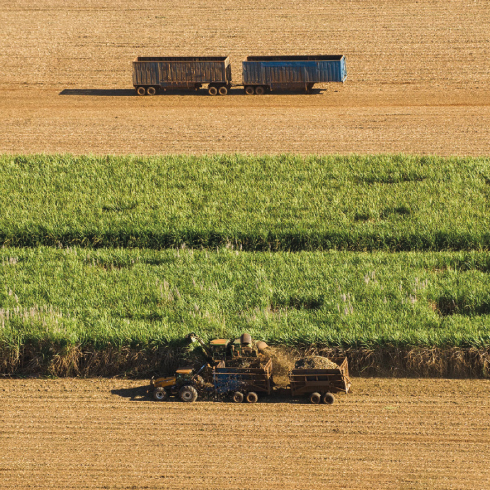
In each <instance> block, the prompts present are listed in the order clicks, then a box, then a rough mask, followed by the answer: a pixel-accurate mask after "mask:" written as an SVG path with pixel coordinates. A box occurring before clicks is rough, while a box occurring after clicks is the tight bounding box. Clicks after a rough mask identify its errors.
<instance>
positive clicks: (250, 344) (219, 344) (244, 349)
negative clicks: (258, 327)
mask: <svg viewBox="0 0 490 490" xmlns="http://www.w3.org/2000/svg"><path fill="white" fill-rule="evenodd" d="M186 338H187V339H188V340H190V341H191V342H199V344H200V345H201V347H202V350H203V352H204V354H205V356H206V360H207V361H208V363H209V364H210V365H211V366H215V365H217V364H218V363H219V362H220V361H227V360H231V359H235V358H237V357H257V355H258V354H259V352H262V351H263V350H265V349H266V348H267V347H268V346H267V344H266V343H265V342H262V341H260V342H254V340H253V339H252V337H251V335H250V334H248V333H244V334H242V335H241V336H240V337H239V338H237V339H214V340H211V341H210V342H209V346H208V345H206V344H205V342H204V341H203V340H202V339H201V337H199V336H198V335H196V334H195V333H193V332H192V333H190V334H188V335H187V337H186Z"/></svg>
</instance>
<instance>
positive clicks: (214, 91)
mask: <svg viewBox="0 0 490 490" xmlns="http://www.w3.org/2000/svg"><path fill="white" fill-rule="evenodd" d="M208 94H209V95H217V94H218V89H217V88H216V87H215V86H214V85H210V86H209V87H208Z"/></svg>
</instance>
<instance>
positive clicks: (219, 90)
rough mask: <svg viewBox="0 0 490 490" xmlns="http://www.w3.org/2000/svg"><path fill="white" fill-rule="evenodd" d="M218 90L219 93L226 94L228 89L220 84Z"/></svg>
mask: <svg viewBox="0 0 490 490" xmlns="http://www.w3.org/2000/svg"><path fill="white" fill-rule="evenodd" d="M218 92H219V94H220V95H226V94H227V93H228V89H227V88H226V87H225V86H224V85H221V87H220V88H219V89H218Z"/></svg>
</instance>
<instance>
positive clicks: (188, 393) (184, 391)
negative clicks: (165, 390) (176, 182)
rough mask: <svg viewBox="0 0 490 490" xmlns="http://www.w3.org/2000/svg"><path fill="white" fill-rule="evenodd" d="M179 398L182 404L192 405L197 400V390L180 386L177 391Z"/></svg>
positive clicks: (192, 387) (188, 386) (187, 386)
mask: <svg viewBox="0 0 490 490" xmlns="http://www.w3.org/2000/svg"><path fill="white" fill-rule="evenodd" d="M179 397H180V399H181V400H182V401H183V402H186V403H192V402H195V401H196V400H197V390H196V388H194V386H190V385H186V386H182V388H181V389H180V391H179Z"/></svg>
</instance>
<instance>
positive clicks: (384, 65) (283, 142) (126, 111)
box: [0, 0, 490, 156]
mask: <svg viewBox="0 0 490 490" xmlns="http://www.w3.org/2000/svg"><path fill="white" fill-rule="evenodd" d="M0 22H1V24H2V26H3V28H2V30H1V31H0V66H2V67H3V70H2V77H1V80H0V108H1V118H0V134H1V135H2V137H1V138H0V151H1V152H8V153H37V152H49V153H53V152H71V153H76V154H81V153H95V154H102V153H114V154H126V153H134V154H157V153H161V154H169V153H194V154H203V153H232V152H240V153H250V154H260V153H283V152H294V153H300V154H308V153H319V154H330V153H343V154H346V153H352V152H356V153H380V152H382V153H399V152H403V153H418V154H439V155H451V154H452V155H473V156H477V155H488V154H489V152H490V138H488V128H489V127H490V88H489V87H490V83H489V82H490V64H489V62H488V60H489V56H488V55H489V46H490V30H489V29H488V25H489V24H490V9H488V3H487V2H486V0H481V1H471V2H470V1H464V0H453V1H449V2H448V1H447V0H420V1H419V2H413V1H411V0H401V1H397V2H392V1H388V0H353V1H349V2H346V1H341V0H334V1H331V2H327V3H325V2H323V1H321V0H312V1H311V2H307V3H304V2H303V3H295V2H289V3H288V2H286V3H285V2H280V1H278V0H272V1H270V2H267V3H265V4H264V3H263V2H259V1H257V0H248V1H240V2H238V1H237V0H228V1H225V2H223V1H220V2H216V1H214V0H210V1H206V2H195V1H193V2H178V3H176V4H172V6H171V7H169V5H168V4H167V3H161V2H157V1H156V0H153V1H152V0H150V1H149V2H136V3H135V2H134V1H133V2H129V1H128V0H122V1H120V2H117V3H115V2H110V1H106V2H81V1H80V0H71V1H70V2H64V1H61V0H41V1H39V2H36V5H35V6H33V5H32V2H28V1H26V0H20V1H16V2H10V3H9V5H8V6H4V7H2V8H0ZM316 53H321V54H345V55H346V59H347V71H348V79H347V81H346V83H345V84H343V85H342V84H330V85H328V86H319V88H318V90H316V91H315V92H314V93H313V94H311V95H305V94H278V95H273V94H270V95H265V96H262V97H259V96H245V95H242V91H238V90H233V91H232V94H231V95H229V96H226V97H209V96H207V95H194V94H187V95H185V94H173V95H159V96H156V97H136V96H135V95H134V90H133V89H132V81H131V61H132V60H133V59H134V58H135V56H138V55H139V56H157V55H168V56H204V55H230V56H231V59H232V63H233V65H232V66H233V78H234V81H235V82H238V83H240V82H241V61H242V60H243V59H245V57H246V56H247V55H272V54H275V55H280V54H316ZM60 94H61V95H60Z"/></svg>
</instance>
